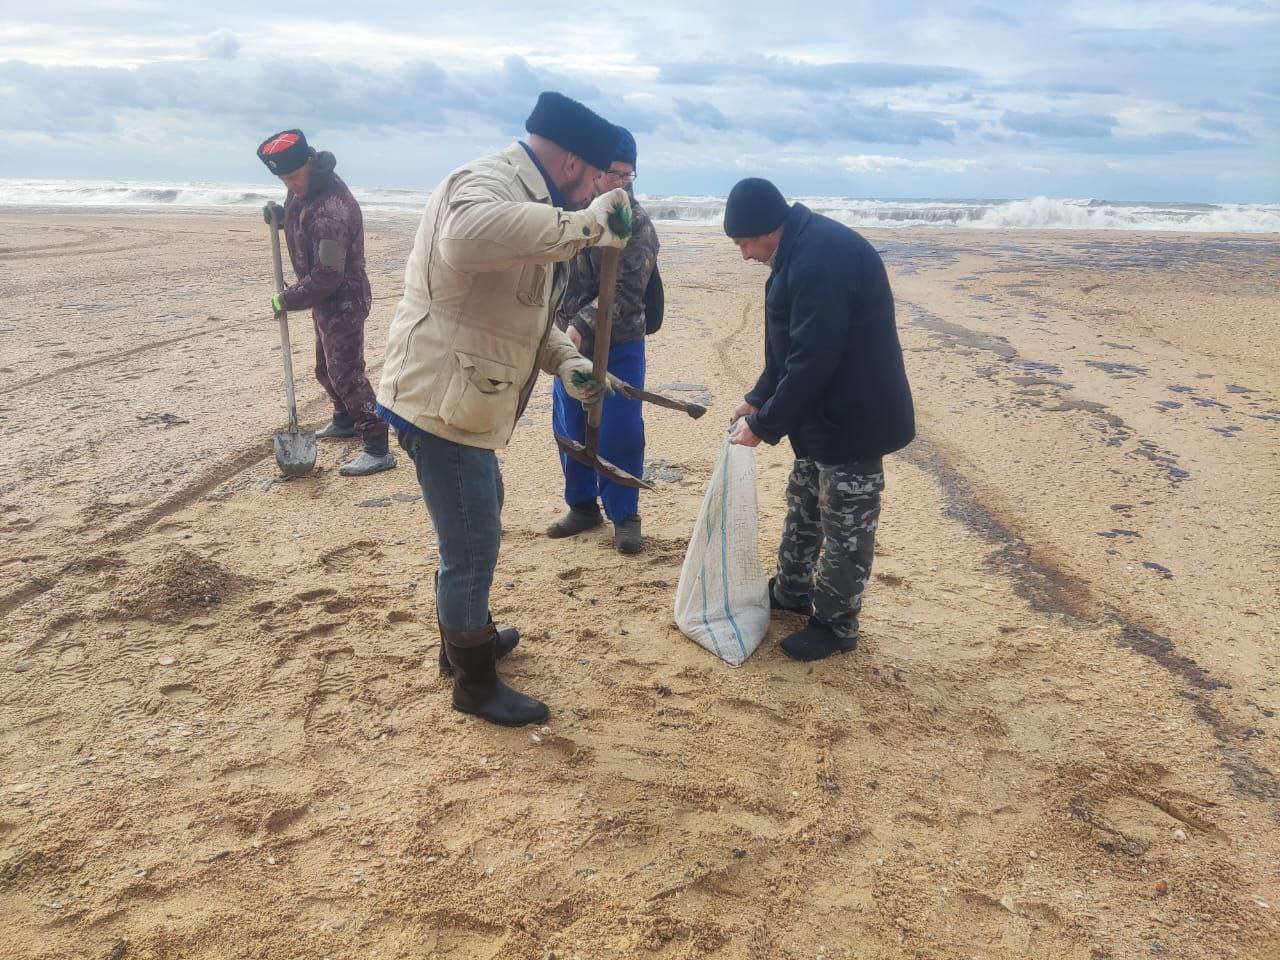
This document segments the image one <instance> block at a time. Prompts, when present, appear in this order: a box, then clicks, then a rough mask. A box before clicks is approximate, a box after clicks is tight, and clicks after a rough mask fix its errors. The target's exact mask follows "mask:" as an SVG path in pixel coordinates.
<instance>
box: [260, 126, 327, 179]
mask: <svg viewBox="0 0 1280 960" xmlns="http://www.w3.org/2000/svg"><path fill="white" fill-rule="evenodd" d="M313 156H315V151H314V150H312V149H311V148H310V147H309V146H307V138H306V137H304V136H303V135H302V131H301V130H282V131H281V132H280V133H273V134H272V135H271V136H269V137H267V139H265V140H263V141H262V143H260V144H259V145H258V159H259V160H261V161H262V162H263V163H265V164H266V165H267V169H268V170H270V171H271V172H272V173H274V174H275V175H276V176H277V177H283V176H285V175H286V174H290V173H293V171H295V170H297V169H298V168H299V167H301V166H302V165H303V164H304V163H306V162H307V161H308V160H309V159H310V158H311V157H313Z"/></svg>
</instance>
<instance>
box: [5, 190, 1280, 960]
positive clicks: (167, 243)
mask: <svg viewBox="0 0 1280 960" xmlns="http://www.w3.org/2000/svg"><path fill="white" fill-rule="evenodd" d="M412 229H413V225H412V224H391V223H382V224H375V225H373V226H372V227H371V231H370V236H369V243H368V246H369V255H370V273H371V278H372V281H373V286H374V295H375V297H376V298H377V299H376V303H375V307H374V313H373V316H372V317H371V318H370V322H369V333H368V355H369V361H370V364H371V367H372V368H373V369H374V370H375V371H376V369H377V366H378V364H379V362H380V359H381V355H382V347H383V344H384V342H385V331H386V326H387V323H388V321H389V319H390V317H391V315H392V312H393V310H394V307H395V303H396V300H397V299H398V293H399V288H400V284H401V279H402V275H403V265H404V261H405V258H406V256H407V253H408V247H409V244H410V242H411V233H412ZM661 233H662V239H663V251H662V261H661V262H662V266H663V274H664V277H665V278H666V281H667V302H668V315H667V321H666V325H665V326H664V328H663V330H662V331H661V333H659V334H658V335H657V336H656V337H654V338H653V339H652V341H651V343H650V353H649V364H650V384H651V385H655V386H663V385H665V387H666V388H667V389H668V390H672V391H677V392H679V393H680V394H681V395H683V396H685V397H688V398H701V399H699V402H704V401H705V400H708V399H709V400H710V401H711V402H712V404H713V409H712V412H711V413H710V414H708V416H707V417H705V418H704V419H703V420H700V421H691V420H689V419H688V418H686V417H683V416H682V415H680V414H677V413H674V412H671V411H665V410H652V411H650V412H649V413H648V415H647V432H648V436H649V457H650V458H651V459H652V460H653V461H655V464H654V474H655V476H656V477H657V480H656V486H657V490H656V491H655V492H654V493H651V494H646V495H645V497H644V499H643V501H642V512H643V515H644V523H645V532H646V535H647V540H648V545H647V549H646V552H645V553H644V554H643V555H642V556H640V557H639V558H623V557H620V556H618V555H617V554H616V553H615V552H613V550H612V549H611V541H610V538H609V535H608V533H607V532H605V531H597V532H595V533H592V534H590V535H587V536H584V537H581V538H578V539H577V540H576V541H573V542H570V543H565V542H552V541H549V540H547V539H546V538H545V537H544V536H543V535H542V531H543V529H544V528H545V526H546V525H547V523H549V522H550V521H551V520H552V519H553V518H554V517H555V516H556V515H557V514H558V512H559V510H560V509H561V503H560V489H559V470H558V466H557V463H556V461H555V455H554V454H555V450H554V444H553V441H552V439H551V434H550V413H549V396H550V395H549V390H548V383H549V381H548V380H546V379H545V378H544V380H543V383H542V384H541V385H540V387H539V391H538V393H537V394H535V398H534V401H533V403H532V404H531V407H530V410H529V412H528V413H527V415H526V420H527V423H526V424H524V425H523V426H522V428H521V429H520V430H518V431H517V433H516V440H515V442H514V443H513V445H512V447H511V448H510V449H509V450H508V451H507V452H506V453H505V454H504V456H503V460H504V473H505V477H506V484H507V509H506V513H505V527H506V537H505V540H504V544H503V555H502V560H501V562H500V566H499V570H498V577H497V582H496V584H495V592H494V598H493V605H494V609H495V613H496V614H497V616H498V619H499V620H500V621H502V622H508V623H514V624H516V625H518V626H519V627H520V628H521V629H522V631H523V633H524V639H523V641H522V643H521V645H520V647H519V649H518V650H517V651H516V652H515V653H514V654H513V655H512V656H511V657H510V658H509V660H508V661H505V662H504V667H503V671H504V673H506V674H507V675H509V676H511V677H512V678H513V679H514V682H516V683H517V684H518V685H520V686H521V687H523V688H525V689H527V690H529V691H530V692H531V693H534V694H536V695H538V696H540V697H542V698H544V699H545V700H547V701H548V703H549V704H550V706H551V708H552V719H551V722H550V723H549V724H548V726H547V727H546V728H544V729H541V730H537V729H534V730H530V729H525V730H500V729H496V728H493V727H490V726H487V725H484V724H482V723H480V722H478V721H476V720H474V719H471V718H467V717H463V716H461V715H459V714H456V713H454V712H452V711H451V710H450V709H449V708H448V695H447V685H446V684H445V683H444V682H442V681H441V680H440V679H438V677H437V676H436V673H435V669H434V663H435V657H436V653H437V647H436V643H437V639H436V634H435V629H434V611H433V600H432V597H431V590H430V583H431V570H432V566H433V563H434V558H435V553H434V542H433V539H432V536H431V533H430V528H429V526H428V524H427V522H426V518H425V511H424V509H423V506H422V503H421V499H420V495H419V493H418V491H417V489H416V485H415V482H414V477H413V474H412V471H411V469H410V468H409V467H408V466H407V464H405V463H404V462H402V464H401V467H400V468H399V469H397V470H395V471H393V472H391V473H388V474H383V475H380V476H378V477H375V478H370V479H366V480H350V479H346V478H342V477H339V476H338V475H337V471H336V468H337V466H338V465H339V464H340V463H341V462H343V461H344V460H345V459H346V458H347V457H348V456H349V455H350V454H351V453H352V452H353V451H354V449H355V445H354V444H343V443H338V444H328V445H322V447H321V458H320V470H319V471H318V472H317V473H316V475H315V476H314V477H310V478H306V479H302V480H295V481H289V482H283V481H281V480H280V479H279V478H278V477H277V474H276V471H275V467H274V463H273V461H272V458H271V449H270V437H271V434H272V433H273V432H274V431H275V430H276V429H277V428H278V427H279V426H280V425H281V423H282V422H283V419H284V417H283V413H282V402H281V387H280V362H279V359H280V358H279V345H278V340H277V336H276V331H275V325H274V322H273V321H272V320H271V318H270V314H269V311H268V309H267V308H266V301H267V299H268V297H269V295H270V289H271V287H270V259H269V252H268V247H267V243H266V236H265V227H264V226H262V224H261V223H260V220H259V218H258V215H257V214H256V213H255V212H252V211H248V212H244V213H236V214H234V215H209V216H200V217H196V216H179V215H166V216H155V215H146V214H111V215H107V214H100V215H99V214H79V215H77V214H67V213H18V212H12V211H10V212H3V213H0V266H2V268H3V270H4V276H5V280H4V282H3V284H0V614H2V615H3V623H2V624H0V916H3V917H5V918H6V919H5V920H4V921H3V922H2V923H0V956H3V957H5V958H9V957H14V958H18V957H21V958H66V957H86V958H104V957H114V958H117V960H119V958H124V957H128V958H179V957H181V958H210V960H212V958H224V957H269V958H272V960H286V958H287V960H292V958H304V957H305V958H318V957H322V956H331V957H334V958H337V957H377V958H383V957H386V958H391V957H402V956H421V957H426V956H432V957H447V958H473V957H475V958H545V957H547V956H549V955H550V954H552V953H554V954H555V955H556V956H557V957H561V958H570V957H574V956H575V955H576V956H578V957H579V958H580V960H588V958H630V957H637V958H639V957H645V958H648V957H665V958H751V960H766V958H799V957H806V958H813V957H822V958H869V957H873V958H881V957H884V958H898V957H903V958H907V957H911V958H937V960H949V958H954V957H982V958H984V960H1000V958H1022V957H1034V958H1049V957H1052V958H1070V960H1076V958H1080V960H1092V958H1138V957H1144V958H1145V957H1151V956H1157V955H1159V956H1169V957H1179V958H1190V960H1202V958H1206V960H1207V958H1219V957H1240V958H1258V960H1264V958H1265V960H1270V958H1274V957H1277V956H1280V924H1278V922H1277V918H1276V914H1277V911H1278V910H1280V855H1278V854H1277V851H1280V812H1278V811H1280V806H1278V803H1280V783H1278V781H1277V777H1278V776H1280V741H1278V740H1277V736H1278V735H1280V720H1277V717H1276V711H1277V709H1280V640H1278V638H1277V635H1276V634H1277V624H1280V590H1278V588H1277V583H1278V578H1277V566H1278V562H1280V520H1278V519H1277V518H1280V442H1278V441H1280V374H1277V372H1276V371H1277V370H1278V369H1280V335H1278V334H1277V332H1276V329H1277V320H1280V281H1277V277H1278V276H1280V239H1277V238H1275V237H1260V236H1203V235H1201V236H1181V235H1159V234H1122V233H1106V234H1082V233H1066V232H1063V233H1029V232H999V233H995V232H993V233H978V232H963V231H930V230H910V231H868V232H867V234H868V236H869V237H870V238H871V239H872V240H873V241H874V242H875V243H876V245H877V247H878V248H879V249H881V251H882V253H883V254H884V257H885V260H886V263H887V264H888V266H889V269H890V273H891V275H892V278H893V283H894V289H895V293H896V295H897V298H898V315H899V327H900V331H901V335H902V340H903V344H904V348H905V349H906V351H907V364H908V372H909V374H910V376H911V380H912V385H913V389H914V392H915V398H916V403H917V409H918V416H919V423H920V438H919V439H918V440H917V441H916V443H915V444H913V445H912V446H911V447H910V448H908V450H906V451H904V452H903V453H902V454H901V455H898V456H894V457H891V458H889V459H888V461H887V471H888V487H887V491H886V495H885V504H884V513H883V515H882V519H881V528H880V535H879V550H878V555H877V561H876V568H875V574H874V578H873V583H872V587H871V589H870V590H869V592H868V597H867V601H866V606H865V608H864V616H863V626H864V634H863V639H862V643H861V645H860V647H859V649H858V651H857V652H856V653H855V654H853V655H851V656H847V657H842V658H838V659H836V660H833V661H828V662H825V663H822V664H817V665H813V666H803V665H799V664H795V663H792V662H791V661H789V660H787V658H786V657H785V656H783V655H782V654H781V652H780V651H778V649H777V641H778V640H779V639H780V638H781V636H784V635H785V634H786V632H788V631H789V630H790V629H794V628H795V627H796V626H797V625H798V621H797V620H796V619H793V618H790V617H788V616H784V615H780V616H778V617H776V618H775V621H774V624H773V627H772V629H771V631H770V634H769V637H768V638H767V639H766V641H765V643H764V645H763V646H762V647H761V649H760V651H759V652H758V653H757V654H756V655H755V656H753V657H752V659H751V660H749V661H748V662H747V664H746V665H745V666H744V667H742V668H741V669H739V670H732V669H730V668H728V667H726V666H724V665H722V664H720V663H719V662H718V661H716V660H715V659H714V658H712V657H711V656H710V655H709V654H707V653H705V652H704V651H702V650H701V649H700V648H698V647H696V646H695V645H693V644H692V643H690V642H689V641H687V640H685V639H684V638H683V637H681V636H680V634H679V633H678V631H677V630H676V629H675V627H674V625H673V624H672V615H671V602H672V594H673V591H674V587H675V582H676V579H677V577H678V575H679V568H680V562H681V560H682V558H683V554H684V548H685V540H686V538H687V536H688V533H689V531H690V529H691V527H692V522H693V517H694V514H695V513H696V511H697V508H698V505H699V503H700V500H701V496H702V490H703V486H704V484H705V482H706V480H707V479H708V477H709V474H710V471H711V467H712V465H713V463H714V460H715V458H716V454H717V452H718V445H719V438H720V435H721V432H722V430H723V426H724V420H725V417H727V413H728V410H729V409H730V408H731V405H732V404H733V403H735V402H736V400H737V398H739V397H740V396H741V395H742V393H743V391H744V390H745V388H746V387H747V386H748V385H749V384H750V383H751V382H753V381H754V378H755V375H756V374H757V373H758V369H759V364H760V356H761V328H762V324H763V318H762V288H763V283H764V279H765V275H766V271H765V270H764V269H763V268H761V267H758V266H755V265H747V264H743V263H741V262H740V261H738V260H737V255H736V250H735V249H734V248H733V246H732V245H731V244H730V243H729V242H728V241H726V240H725V239H724V238H723V237H721V236H720V235H719V234H718V233H717V232H716V231H714V230H710V229H697V228H674V227H667V228H664V229H663V230H662V231H661ZM293 326H294V335H295V338H294V362H295V367H296V369H297V370H298V380H299V392H300V402H301V404H302V409H301V415H302V418H303V420H304V421H305V422H307V423H309V424H312V425H317V424H319V423H321V422H322V421H323V420H324V418H325V417H326V415H327V403H326V401H325V400H324V398H323V396H322V395H321V392H320V390H319V388H318V386H316V384H315V383H314V381H313V380H312V379H311V378H310V376H309V374H308V370H309V367H310V359H309V358H310V357H311V355H312V350H313V339H312V337H311V335H310V331H309V330H308V323H307V322H305V318H302V317H296V318H295V319H294V324H293ZM375 382H376V374H375ZM789 463H790V461H789V458H788V456H787V451H786V449H785V448H767V449H766V448H762V449H761V451H760V453H759V456H758V469H759V477H760V503H761V543H760V548H761V552H762V555H763V556H764V557H765V558H766V559H767V558H768V557H769V555H770V554H771V553H772V551H773V550H774V549H775V548H776V546H777V539H778V534H779V531H780V526H781V520H782V515H783V499H782V491H783V488H784V484H785V479H786V474H787V470H788V467H789Z"/></svg>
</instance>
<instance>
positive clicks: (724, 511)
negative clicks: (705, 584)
mask: <svg viewBox="0 0 1280 960" xmlns="http://www.w3.org/2000/svg"><path fill="white" fill-rule="evenodd" d="M724 453H725V468H726V469H725V484H724V502H723V503H722V504H721V507H720V544H721V546H722V547H723V549H722V550H721V551H720V566H721V571H720V572H721V578H722V580H723V581H724V615H725V616H726V617H728V618H729V625H730V626H731V627H733V636H734V639H736V640H737V641H738V649H739V650H740V651H741V652H742V660H741V661H739V662H745V661H746V659H747V645H746V644H745V643H743V642H742V630H741V629H739V627H738V621H737V620H736V619H735V618H734V616H733V614H732V613H730V612H729V486H730V485H729V483H728V475H729V471H728V465H729V464H728V460H729V447H728V445H726V446H725V448H724Z"/></svg>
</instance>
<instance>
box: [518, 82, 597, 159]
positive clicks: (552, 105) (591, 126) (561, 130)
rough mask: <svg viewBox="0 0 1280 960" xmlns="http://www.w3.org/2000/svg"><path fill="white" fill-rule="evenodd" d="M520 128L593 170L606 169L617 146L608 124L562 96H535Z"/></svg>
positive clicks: (585, 108)
mask: <svg viewBox="0 0 1280 960" xmlns="http://www.w3.org/2000/svg"><path fill="white" fill-rule="evenodd" d="M524 128H525V129H526V130H528V131H529V132H530V133H536V134H537V135H538V136H540V137H546V138H547V139H548V140H550V141H551V142H552V143H555V144H558V145H560V146H562V147H564V149H566V150H568V151H569V152H570V153H576V154H577V155H578V156H580V157H581V158H582V159H583V160H585V161H587V163H589V164H591V166H593V167H595V168H596V169H597V170H608V169H609V164H611V163H613V159H614V150H615V149H616V148H617V146H618V131H617V129H616V128H615V127H614V125H613V124H612V123H610V122H609V121H608V120H606V119H605V118H604V117H602V116H600V115H599V114H598V113H596V112H594V111H593V110H590V109H588V108H587V107H585V106H583V105H582V104H580V103H579V102H578V101H577V100H571V99H570V98H569V97H566V96H565V95H564V94H563V93H554V92H551V91H548V92H546V93H541V94H539V95H538V102H537V103H536V104H534V107H533V113H531V114H529V119H528V120H526V121H525V124H524Z"/></svg>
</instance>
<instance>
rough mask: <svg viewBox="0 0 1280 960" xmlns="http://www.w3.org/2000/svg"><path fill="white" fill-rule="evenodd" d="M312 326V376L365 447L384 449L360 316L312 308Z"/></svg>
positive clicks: (384, 436)
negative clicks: (335, 314)
mask: <svg viewBox="0 0 1280 960" xmlns="http://www.w3.org/2000/svg"><path fill="white" fill-rule="evenodd" d="M311 316H312V319H313V320H314V321H315V326H316V380H317V381H319V383H320V386H322V387H324V392H325V393H327V394H328V395H329V399H330V400H331V401H333V409H334V411H335V412H337V411H344V412H345V413H347V415H348V416H350V417H351V420H352V421H353V423H354V425H355V428H356V431H357V432H358V433H359V434H360V439H361V440H363V441H364V443H365V449H371V448H377V452H381V453H386V452H387V429H388V428H387V424H386V422H385V421H383V420H381V419H380V418H379V417H378V413H377V411H376V410H375V409H374V407H375V404H376V401H375V400H374V395H373V387H372V386H370V384H369V378H368V377H367V376H366V375H365V369H364V320H362V319H359V320H357V319H353V318H351V317H345V316H340V315H339V316H334V315H332V314H330V313H329V312H328V311H322V310H313V311H312V313H311Z"/></svg>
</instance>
